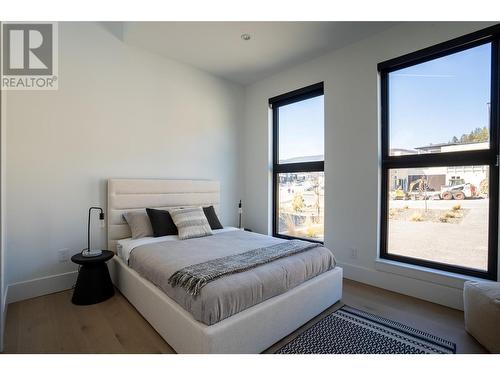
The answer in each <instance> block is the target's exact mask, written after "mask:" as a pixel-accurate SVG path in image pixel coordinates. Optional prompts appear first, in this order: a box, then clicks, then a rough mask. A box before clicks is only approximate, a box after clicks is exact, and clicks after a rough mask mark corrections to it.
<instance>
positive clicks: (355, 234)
mask: <svg viewBox="0 0 500 375" xmlns="http://www.w3.org/2000/svg"><path fill="white" fill-rule="evenodd" d="M487 26H489V24H487V23H427V24H421V23H408V24H401V25H398V26H395V27H393V28H391V29H389V30H387V31H385V32H383V33H380V34H376V35H374V36H372V37H370V38H368V39H365V40H362V41H360V42H358V43H356V44H352V45H350V46H347V47H345V48H342V49H339V50H336V51H333V52H331V53H329V54H327V55H324V56H322V57H320V58H317V59H315V60H312V61H310V62H307V63H304V64H302V65H299V66H296V67H294V68H292V69H288V70H286V71H283V72H281V73H279V74H276V75H274V76H272V77H270V78H268V79H265V80H263V81H260V82H258V83H255V84H253V85H251V86H249V87H247V88H246V106H245V113H246V114H245V129H244V133H243V135H242V137H243V139H244V140H245V142H244V145H245V146H244V158H243V170H244V172H245V176H244V184H243V187H244V201H245V215H244V224H245V226H247V227H249V228H252V229H254V230H256V231H259V232H262V233H269V232H270V225H271V222H270V218H271V216H270V211H269V207H271V174H270V173H271V169H270V165H271V149H270V144H271V138H270V137H271V133H270V127H271V123H270V120H269V109H268V99H269V98H271V97H273V96H276V95H279V94H282V93H286V92H288V91H291V90H294V89H298V88H301V87H304V86H307V85H310V84H313V83H317V82H320V81H324V83H325V184H326V186H325V189H326V191H325V243H326V246H328V247H329V248H331V249H333V250H334V251H335V254H336V256H337V259H338V261H339V263H340V264H341V265H342V266H344V269H345V275H346V277H348V278H352V279H355V280H359V281H362V282H367V283H370V284H374V285H378V286H380V287H384V288H387V289H392V290H396V291H400V292H403V293H407V294H409V295H413V296H416V297H420V298H424V299H428V300H431V301H434V302H437V303H441V304H445V305H449V306H453V307H457V308H460V307H461V306H462V299H461V298H462V297H461V296H462V290H461V287H462V285H463V280H462V279H460V278H459V279H456V278H449V277H446V276H442V275H434V274H433V275H429V274H427V273H426V272H421V271H419V270H418V269H417V270H416V269H411V270H400V269H399V267H393V266H391V265H384V264H382V265H378V264H377V263H376V259H377V255H378V243H379V241H378V227H377V225H378V222H379V204H378V202H379V191H380V190H379V173H380V170H379V133H380V132H379V129H380V128H379V106H378V91H379V90H378V74H377V63H379V62H382V61H385V60H388V59H391V58H394V57H398V56H400V55H403V54H406V53H409V52H412V51H415V50H419V49H422V48H425V47H428V46H430V45H433V44H436V43H440V42H443V41H446V40H449V39H451V38H454V37H457V36H460V35H463V34H467V33H469V32H472V31H474V30H477V29H481V28H484V27H487ZM266 197H267V199H265V198H266ZM350 248H356V249H358V254H359V257H358V259H351V258H350V256H349V254H350V250H349V249H350ZM397 273H403V275H405V276H401V275H398V274H397ZM426 280H432V281H433V283H429V282H427V281H426Z"/></svg>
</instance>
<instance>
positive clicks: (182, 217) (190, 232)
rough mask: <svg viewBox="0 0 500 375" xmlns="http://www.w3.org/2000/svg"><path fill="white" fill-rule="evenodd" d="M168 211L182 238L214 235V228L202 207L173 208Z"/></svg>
mask: <svg viewBox="0 0 500 375" xmlns="http://www.w3.org/2000/svg"><path fill="white" fill-rule="evenodd" d="M168 212H170V216H171V217H172V220H173V221H174V224H175V226H176V227H177V230H178V232H179V238H180V239H181V240H186V239H188V238H196V237H205V236H211V235H212V228H210V224H209V223H208V220H207V217H206V216H205V213H204V212H203V209H202V208H201V207H195V208H181V209H173V210H169V211H168Z"/></svg>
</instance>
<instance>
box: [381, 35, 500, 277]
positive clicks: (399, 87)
mask: <svg viewBox="0 0 500 375" xmlns="http://www.w3.org/2000/svg"><path fill="white" fill-rule="evenodd" d="M499 43H500V27H499V26H494V27H491V28H488V29H485V30H482V31H479V32H476V33H473V34H470V35H467V36H464V37H461V38H457V39H454V40H452V41H449V42H446V43H442V44H440V45H437V46H434V47H430V48H427V49H425V50H422V51H418V52H415V53H412V54H409V55H406V56H403V57H400V58H396V59H393V60H390V61H386V62H384V63H381V64H379V66H378V68H379V72H380V78H381V106H382V107H381V115H382V119H381V122H382V168H381V169H382V188H381V192H382V196H381V220H382V222H381V226H380V227H381V236H380V238H381V244H380V256H381V258H385V259H391V260H395V261H401V262H405V263H410V264H416V265H421V266H425V267H430V268H435V269H440V270H445V271H450V272H455V273H462V274H466V275H471V276H476V277H482V278H487V279H496V277H497V253H498V252H497V247H498V242H497V241H498V165H497V155H498V138H497V137H498V111H499V92H498V90H499V57H498V56H499Z"/></svg>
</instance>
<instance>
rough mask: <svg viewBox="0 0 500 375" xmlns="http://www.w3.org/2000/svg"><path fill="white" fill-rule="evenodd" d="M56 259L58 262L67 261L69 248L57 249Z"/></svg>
mask: <svg viewBox="0 0 500 375" xmlns="http://www.w3.org/2000/svg"><path fill="white" fill-rule="evenodd" d="M57 260H58V261H59V263H66V262H67V261H69V249H61V250H58V251H57Z"/></svg>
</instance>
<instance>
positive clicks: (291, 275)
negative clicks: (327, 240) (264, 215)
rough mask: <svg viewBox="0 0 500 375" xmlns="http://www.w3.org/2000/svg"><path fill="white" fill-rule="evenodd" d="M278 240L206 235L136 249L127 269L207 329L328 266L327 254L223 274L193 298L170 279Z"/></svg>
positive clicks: (331, 263) (319, 250) (315, 251)
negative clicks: (175, 274) (145, 280)
mask: <svg viewBox="0 0 500 375" xmlns="http://www.w3.org/2000/svg"><path fill="white" fill-rule="evenodd" d="M283 241H285V240H283V239H278V238H274V237H269V236H264V235H261V234H256V233H251V232H245V231H239V230H238V231H232V232H223V233H218V234H215V235H213V236H208V237H202V238H193V239H189V240H184V241H168V242H160V243H155V244H147V245H142V246H139V247H137V248H135V249H134V250H133V251H132V253H131V256H130V259H129V265H130V267H131V268H132V269H134V270H135V271H137V272H138V273H139V274H140V275H141V276H142V277H144V278H146V279H147V280H149V281H151V282H152V283H153V284H155V285H156V286H158V287H159V288H160V289H161V290H163V291H164V292H165V293H166V294H167V295H168V296H169V297H170V298H172V299H173V300H174V301H176V302H177V303H178V304H179V305H181V306H182V307H183V308H184V309H185V310H187V311H188V312H190V313H191V314H192V315H193V317H194V318H195V319H196V320H198V321H200V322H202V323H205V324H207V325H212V324H215V323H217V322H219V321H221V320H223V319H225V318H227V317H229V316H231V315H234V314H237V313H238V312H240V311H243V310H245V309H247V308H249V307H251V306H253V305H256V304H258V303H260V302H262V301H265V300H266V299H268V298H271V297H274V296H277V295H279V294H282V293H284V292H286V291H287V290H289V289H292V288H294V287H295V286H297V285H299V284H301V283H303V282H304V281H307V280H309V279H311V278H313V277H314V276H317V275H319V274H321V273H323V272H326V271H328V270H330V269H332V268H334V267H335V258H334V256H333V254H332V252H331V251H330V250H328V249H327V248H325V247H323V246H319V247H315V248H312V249H310V250H307V251H304V252H301V253H298V254H295V255H291V256H289V257H285V258H281V259H277V260H275V261H272V262H270V263H266V264H263V265H260V266H258V267H255V268H252V269H250V270H247V271H244V272H241V273H236V274H232V275H227V276H224V277H222V278H220V279H216V280H213V281H212V282H210V283H209V284H207V285H206V286H205V287H204V288H203V289H202V290H201V292H200V294H199V295H198V296H192V295H190V294H188V293H187V292H186V291H185V290H184V289H183V288H180V287H172V286H171V285H169V283H168V279H169V278H170V276H172V275H173V274H174V273H175V272H176V271H178V270H180V269H182V268H184V267H187V266H190V265H194V264H198V263H202V262H206V261H209V260H212V259H217V258H222V257H225V256H228V255H233V254H240V253H243V252H246V251H249V250H253V249H256V248H259V247H266V246H270V245H274V244H277V243H280V242H283Z"/></svg>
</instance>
